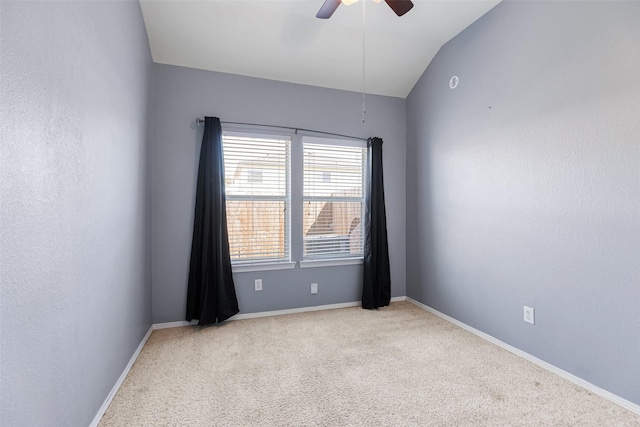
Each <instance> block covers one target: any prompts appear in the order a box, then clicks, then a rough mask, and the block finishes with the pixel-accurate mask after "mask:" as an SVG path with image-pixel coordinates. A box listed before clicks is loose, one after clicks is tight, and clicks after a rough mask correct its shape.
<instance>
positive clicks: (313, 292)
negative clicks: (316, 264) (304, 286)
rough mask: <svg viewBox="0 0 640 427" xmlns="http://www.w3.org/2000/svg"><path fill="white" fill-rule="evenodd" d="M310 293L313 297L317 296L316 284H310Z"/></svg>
mask: <svg viewBox="0 0 640 427" xmlns="http://www.w3.org/2000/svg"><path fill="white" fill-rule="evenodd" d="M311 293H312V294H313V295H315V294H317V293H318V284H317V283H312V284H311Z"/></svg>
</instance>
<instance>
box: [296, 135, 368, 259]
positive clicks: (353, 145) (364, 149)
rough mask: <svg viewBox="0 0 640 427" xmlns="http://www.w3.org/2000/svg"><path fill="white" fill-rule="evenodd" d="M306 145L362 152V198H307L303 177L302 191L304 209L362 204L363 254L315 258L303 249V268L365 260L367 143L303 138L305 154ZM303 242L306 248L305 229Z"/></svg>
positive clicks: (303, 165)
mask: <svg viewBox="0 0 640 427" xmlns="http://www.w3.org/2000/svg"><path fill="white" fill-rule="evenodd" d="M305 144H311V145H316V146H321V145H325V146H329V147H351V148H358V149H361V150H362V160H361V165H362V175H361V176H360V180H361V181H360V185H361V188H362V196H361V197H348V196H336V197H330V196H307V195H305V194H304V184H305V183H304V176H303V184H302V187H303V190H302V204H303V209H304V205H305V203H307V202H325V203H328V202H337V203H341V202H342V203H348V202H360V203H361V209H360V224H361V233H360V239H361V242H360V248H361V252H360V253H357V254H331V253H329V254H325V255H315V256H307V255H305V254H304V248H303V253H302V258H301V267H302V266H303V264H302V263H305V264H304V265H305V266H308V267H314V266H322V265H326V264H330V265H347V264H350V262H349V261H348V260H351V259H354V260H363V258H364V215H365V208H366V207H365V204H366V194H365V192H366V188H367V182H366V179H367V178H366V166H367V165H366V164H367V143H366V141H361V140H355V139H354V140H348V139H338V138H328V137H318V136H302V141H301V145H302V151H303V153H304V146H305ZM304 167H305V161H304V154H303V161H302V168H303V171H304ZM309 176H310V175H309ZM334 184H336V185H337V184H339V181H335V182H334ZM302 234H303V235H302V240H303V246H304V237H305V236H304V229H303V230H302Z"/></svg>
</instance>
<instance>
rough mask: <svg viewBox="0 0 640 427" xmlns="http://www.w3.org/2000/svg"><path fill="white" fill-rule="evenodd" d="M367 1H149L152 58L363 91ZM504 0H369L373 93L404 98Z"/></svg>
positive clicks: (145, 1) (369, 86)
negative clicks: (402, 4) (324, 13)
mask: <svg viewBox="0 0 640 427" xmlns="http://www.w3.org/2000/svg"><path fill="white" fill-rule="evenodd" d="M362 1H363V0H361V1H360V2H358V3H355V4H353V5H350V6H345V5H344V4H342V5H340V7H338V10H336V12H335V13H334V14H333V16H332V17H331V18H330V19H328V20H323V19H317V18H316V17H315V15H316V13H317V12H318V10H319V9H320V6H322V4H323V3H324V0H208V1H204V0H201V1H187V0H170V1H167V0H141V2H140V3H141V5H142V13H143V16H144V22H145V25H146V28H147V34H148V36H149V43H150V46H151V54H152V56H153V60H154V62H157V63H162V64H172V65H181V66H185V67H191V68H200V69H204V70H212V71H219V72H223V73H232V74H240V75H245V76H252V77H260V78H265V79H272V80H281V81H287V82H293V83H301V84H307V85H313V86H321V87H329V88H335V89H343V90H350V91H356V92H361V91H362V89H363V84H362V81H363V80H362V24H363V22H362ZM499 1H500V0H466V1H465V0H440V1H436V0H413V2H414V5H415V6H414V7H413V9H412V10H410V11H409V12H408V13H407V14H406V15H404V16H403V17H398V16H396V15H395V14H394V13H393V11H392V10H391V9H390V8H389V6H388V5H386V4H385V3H384V2H381V3H377V4H376V3H374V2H373V1H371V0H366V6H365V7H366V27H365V28H366V91H367V93H374V94H379V95H387V96H396V97H401V98H404V97H406V96H407V95H408V94H409V92H410V91H411V89H412V88H413V86H414V84H415V83H416V81H417V80H418V78H419V77H420V76H421V75H422V73H423V72H424V70H425V69H426V68H427V65H429V62H431V60H432V59H433V57H434V56H435V54H436V53H437V52H438V50H439V49H440V47H441V46H442V45H444V44H445V43H446V42H447V41H449V40H451V39H452V38H453V37H454V36H456V35H457V34H458V33H460V32H461V31H462V30H464V29H465V28H466V27H468V26H469V25H470V24H471V23H473V22H474V21H475V20H477V19H478V18H479V17H481V16H482V15H484V14H485V13H486V12H487V11H489V10H490V9H491V8H492V7H494V6H495V5H496V4H498V3H499Z"/></svg>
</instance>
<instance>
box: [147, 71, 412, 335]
mask: <svg viewBox="0 0 640 427" xmlns="http://www.w3.org/2000/svg"><path fill="white" fill-rule="evenodd" d="M153 96H154V99H153V108H152V118H153V134H152V137H153V142H152V147H151V150H152V158H153V160H152V205H153V209H152V277H153V292H152V293H153V298H152V299H153V321H154V322H168V321H176V320H183V319H184V315H185V301H186V293H187V288H186V283H187V276H188V266H189V255H190V251H191V236H192V232H193V208H194V201H195V180H196V172H197V159H198V155H199V151H200V143H201V140H202V131H203V129H202V126H200V127H196V126H195V125H194V123H193V122H194V119H195V118H196V117H203V116H205V115H211V116H218V117H220V119H221V120H223V121H233V122H248V123H263V124H272V125H281V126H294V127H300V128H308V129H316V130H323V131H327V132H335V133H341V134H347V135H353V136H359V137H369V136H380V137H381V138H383V140H384V146H383V150H384V168H385V190H386V196H387V220H388V233H389V245H390V259H391V283H392V294H393V296H402V295H405V250H406V242H405V225H404V220H405V206H406V200H405V144H406V137H405V131H406V121H405V100H404V99H400V98H389V97H382V96H368V97H367V120H366V124H365V125H364V126H363V125H362V123H361V110H360V99H361V95H360V94H358V93H353V92H345V91H339V90H332V89H323V88H318V87H311V86H303V85H296V84H291V83H282V82H276V81H270V80H262V79H255V78H248V77H242V76H235V75H229V74H221V73H214V72H209V71H201V70H194V69H189V68H182V67H175V66H168V65H159V64H154V66H153ZM256 278H262V279H263V290H262V291H260V292H256V291H254V289H253V288H254V284H253V281H254V279H256ZM361 278H362V266H361V265H360V266H342V267H325V268H310V269H302V270H301V269H300V268H299V267H296V269H295V270H281V271H270V272H253V273H237V274H234V279H235V283H236V292H237V295H238V303H239V306H240V311H241V313H252V312H260V311H270V310H279V309H287V308H298V307H308V306H316V305H323V304H333V303H341V302H351V301H358V300H360V292H361ZM311 282H317V283H319V293H318V294H317V295H311V294H310V291H309V286H310V283H311Z"/></svg>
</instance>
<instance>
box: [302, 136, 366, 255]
mask: <svg viewBox="0 0 640 427" xmlns="http://www.w3.org/2000/svg"><path fill="white" fill-rule="evenodd" d="M309 140H312V141H313V142H307V141H309ZM303 141H304V143H303V158H304V209H303V215H304V221H303V224H304V230H303V234H304V238H303V239H304V259H318V258H345V257H361V256H362V254H363V238H362V225H363V224H362V218H363V209H364V170H365V167H364V165H365V161H366V149H365V148H364V144H361V143H355V144H354V143H349V142H347V141H343V142H341V143H340V144H339V145H337V144H338V142H336V141H333V140H326V141H324V142H321V143H317V142H318V141H322V140H321V139H320V138H309V139H307V138H305V139H303Z"/></svg>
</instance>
